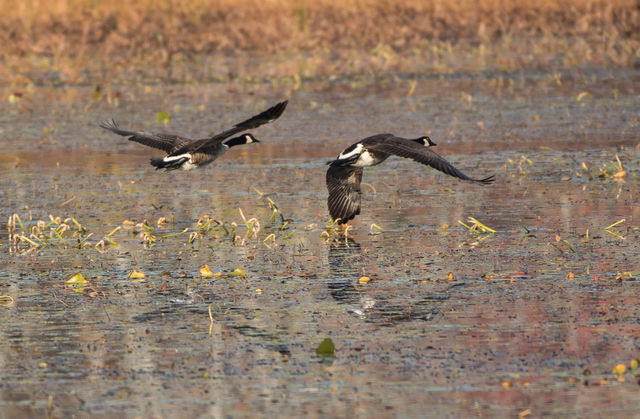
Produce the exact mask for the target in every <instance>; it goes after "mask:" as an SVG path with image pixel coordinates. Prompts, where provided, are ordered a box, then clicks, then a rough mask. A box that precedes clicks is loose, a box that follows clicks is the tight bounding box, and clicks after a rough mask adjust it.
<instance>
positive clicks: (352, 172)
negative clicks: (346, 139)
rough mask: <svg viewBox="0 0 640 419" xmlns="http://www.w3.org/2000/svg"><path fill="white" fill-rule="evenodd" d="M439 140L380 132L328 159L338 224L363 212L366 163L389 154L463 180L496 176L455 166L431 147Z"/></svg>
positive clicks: (329, 184) (333, 210) (331, 197)
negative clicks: (472, 175)
mask: <svg viewBox="0 0 640 419" xmlns="http://www.w3.org/2000/svg"><path fill="white" fill-rule="evenodd" d="M435 145H436V144H435V143H434V142H433V141H431V139H430V138H429V137H427V136H423V137H419V138H416V139H407V138H400V137H396V136H395V135H393V134H377V135H373V136H371V137H367V138H365V139H363V140H360V141H358V142H357V143H355V144H352V145H350V146H349V147H347V148H346V149H345V150H344V151H343V152H342V153H340V155H339V156H338V158H336V159H335V160H332V161H329V162H327V164H328V165H329V169H328V170H327V178H326V182H327V189H328V190H329V199H328V206H329V213H330V214H331V218H332V219H334V220H336V221H338V223H339V224H345V223H347V222H349V221H350V220H352V219H353V218H354V217H355V216H356V215H358V214H360V198H361V195H362V193H361V190H360V183H361V182H362V170H363V168H365V167H369V166H375V165H377V164H380V163H382V162H383V161H385V160H386V159H387V158H389V157H390V156H392V155H393V156H399V157H406V158H409V159H412V160H415V161H417V162H418V163H422V164H424V165H427V166H431V167H433V168H434V169H436V170H439V171H441V172H443V173H446V174H448V175H449V176H453V177H457V178H459V179H462V180H467V181H471V182H476V183H480V184H489V183H492V182H493V181H494V176H493V175H492V176H489V177H486V178H484V179H474V178H470V177H469V176H467V175H465V174H464V173H462V172H461V171H460V170H458V169H456V168H455V167H454V166H453V165H452V164H451V163H449V162H448V161H446V160H445V159H444V158H442V157H441V156H440V155H438V154H437V153H435V152H433V151H432V150H431V146H435Z"/></svg>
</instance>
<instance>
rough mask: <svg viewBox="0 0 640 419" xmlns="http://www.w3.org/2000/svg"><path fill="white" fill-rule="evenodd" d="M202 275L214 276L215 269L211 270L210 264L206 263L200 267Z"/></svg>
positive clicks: (205, 276) (204, 276)
mask: <svg viewBox="0 0 640 419" xmlns="http://www.w3.org/2000/svg"><path fill="white" fill-rule="evenodd" d="M200 276H201V277H203V278H213V271H211V268H210V267H209V265H204V266H203V267H202V268H200Z"/></svg>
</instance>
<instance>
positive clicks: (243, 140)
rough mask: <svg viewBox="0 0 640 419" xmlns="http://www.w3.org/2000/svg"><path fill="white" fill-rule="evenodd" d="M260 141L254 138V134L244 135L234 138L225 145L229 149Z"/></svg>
mask: <svg viewBox="0 0 640 419" xmlns="http://www.w3.org/2000/svg"><path fill="white" fill-rule="evenodd" d="M259 142H260V141H259V140H258V139H257V138H256V137H254V136H253V134H242V135H240V136H238V137H233V138H232V139H230V140H227V141H225V143H224V144H225V145H226V146H227V147H233V146H236V145H243V144H251V143H259Z"/></svg>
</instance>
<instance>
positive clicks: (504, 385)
mask: <svg viewBox="0 0 640 419" xmlns="http://www.w3.org/2000/svg"><path fill="white" fill-rule="evenodd" d="M511 386H512V384H511V381H503V382H502V387H504V388H511Z"/></svg>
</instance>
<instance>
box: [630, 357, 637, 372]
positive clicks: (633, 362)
mask: <svg viewBox="0 0 640 419" xmlns="http://www.w3.org/2000/svg"><path fill="white" fill-rule="evenodd" d="M637 368H638V360H637V359H632V360H631V362H629V369H630V370H631V371H635V370H636V369H637Z"/></svg>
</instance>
